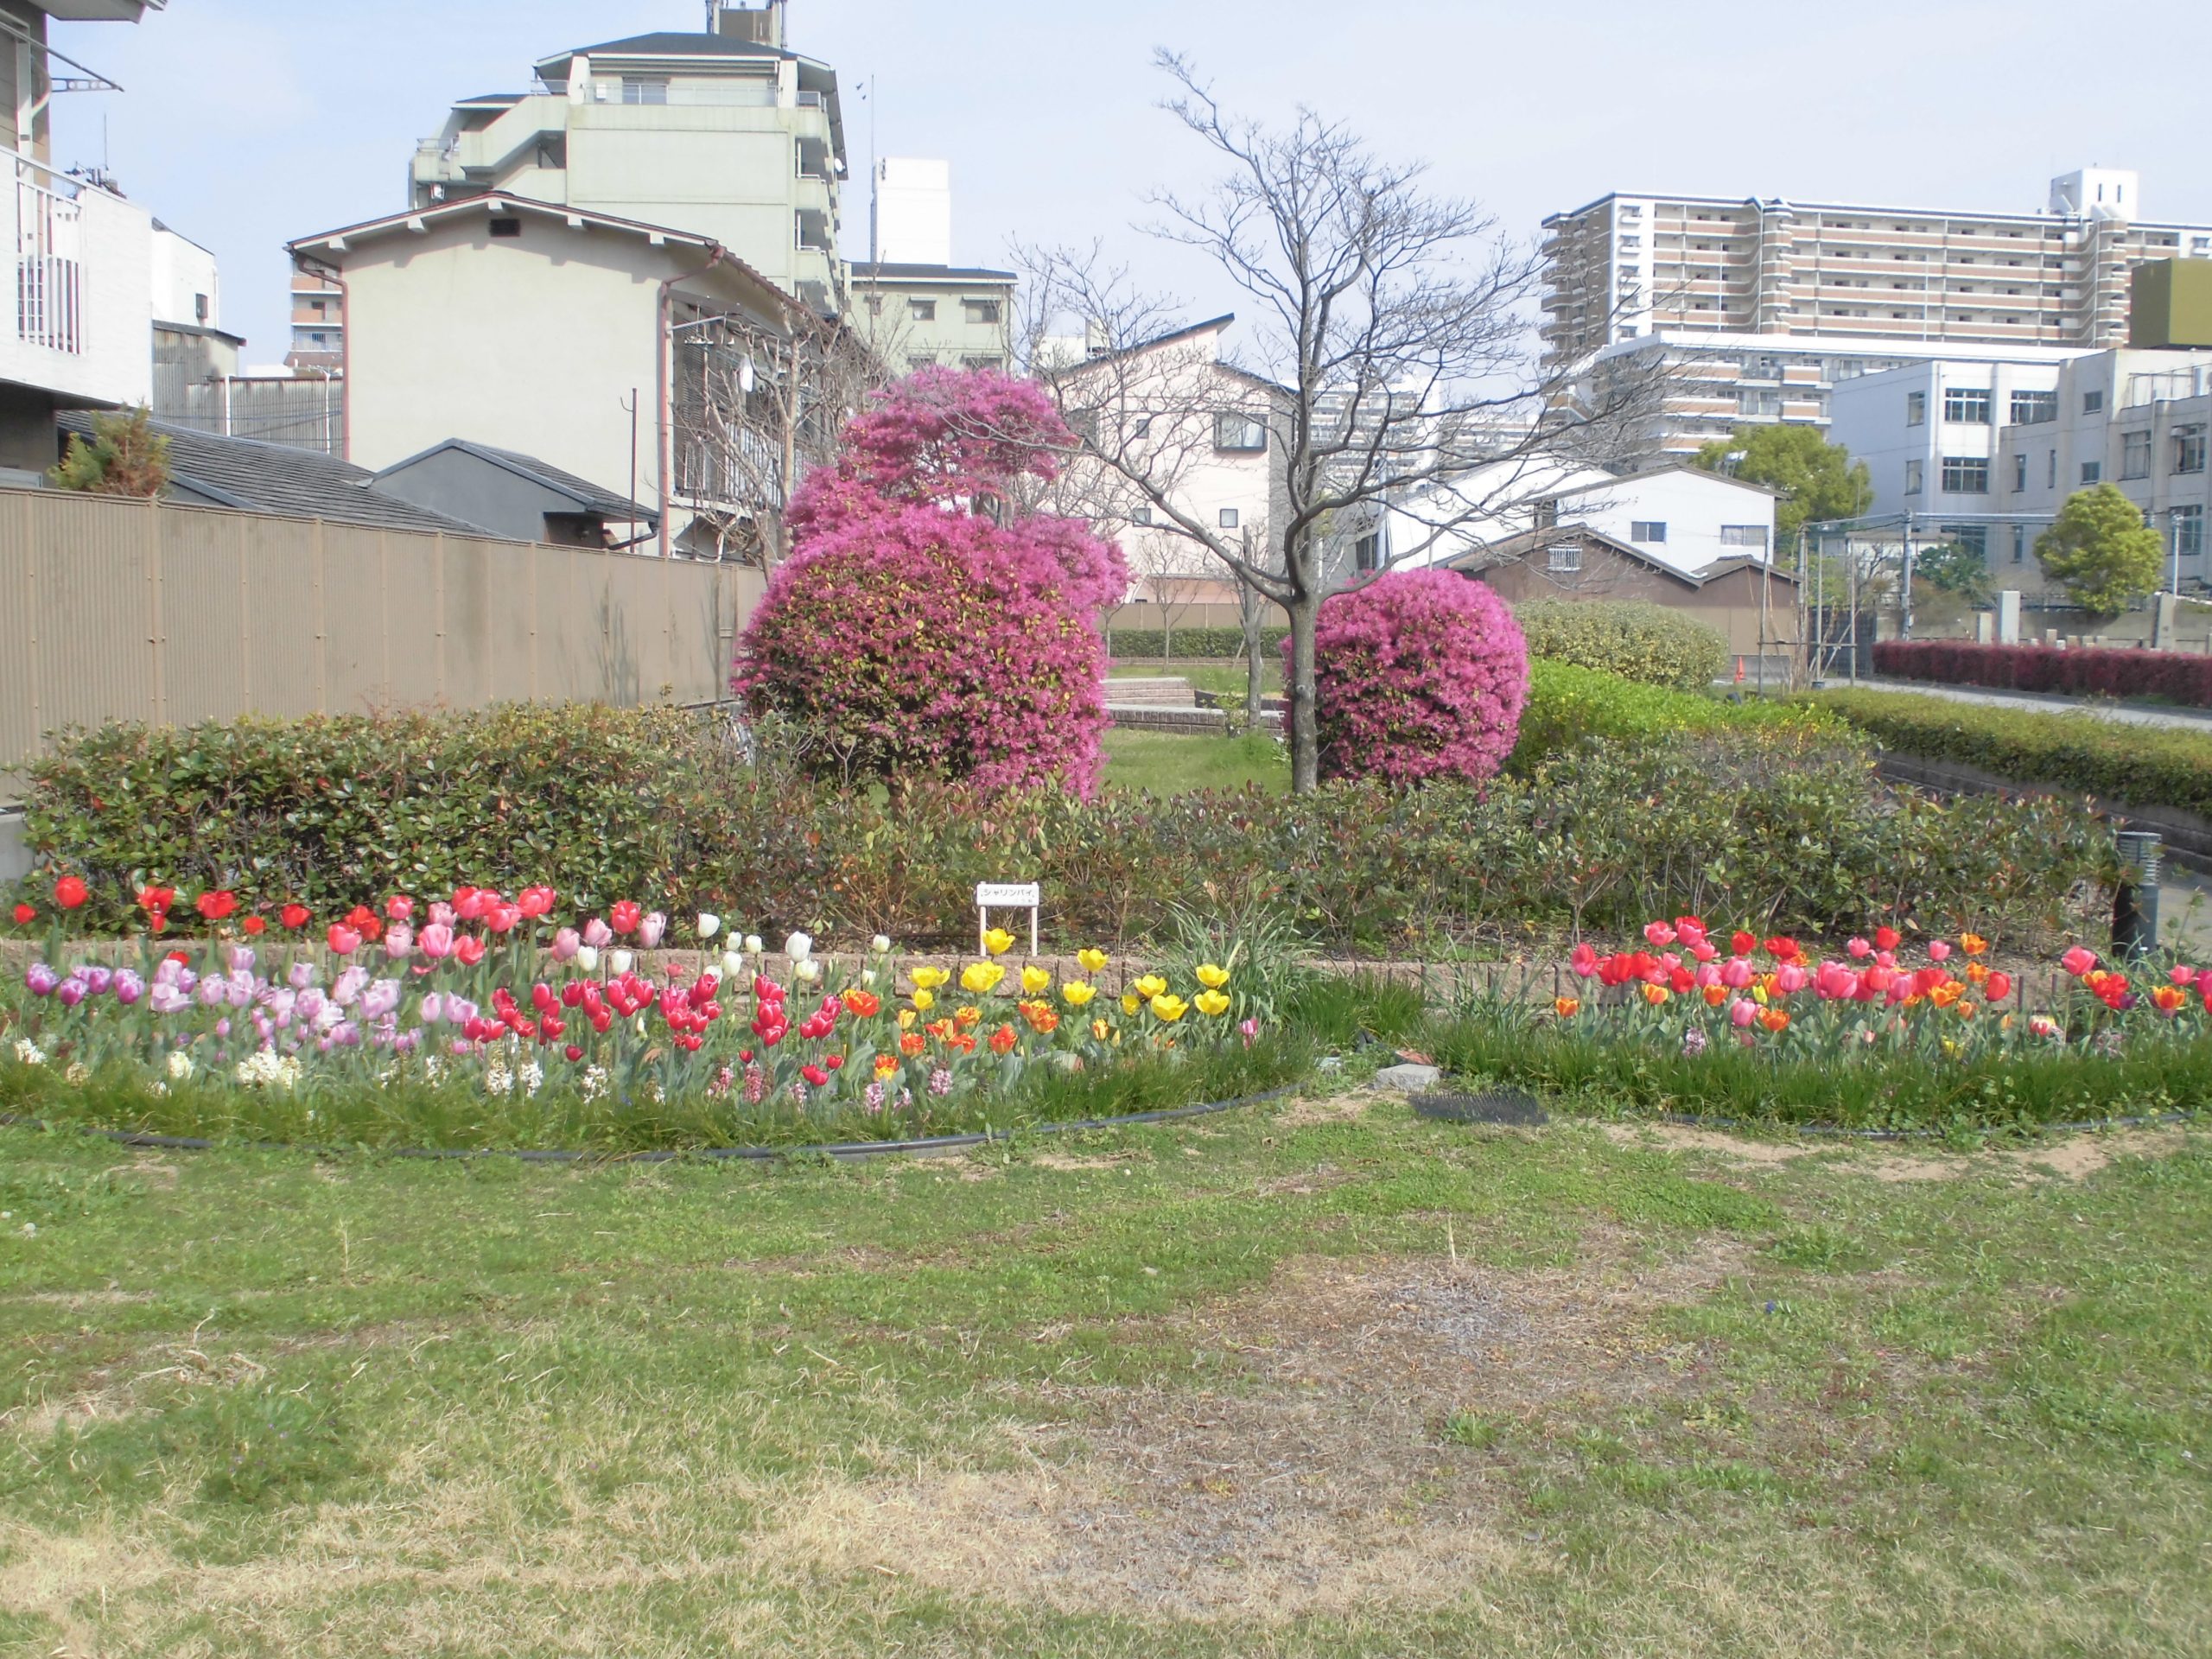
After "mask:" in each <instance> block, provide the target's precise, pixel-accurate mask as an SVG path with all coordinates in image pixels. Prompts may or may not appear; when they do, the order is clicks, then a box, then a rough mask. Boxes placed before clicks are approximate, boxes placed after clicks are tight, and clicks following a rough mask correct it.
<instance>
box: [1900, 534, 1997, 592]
mask: <svg viewBox="0 0 2212 1659" xmlns="http://www.w3.org/2000/svg"><path fill="white" fill-rule="evenodd" d="M1912 573H1913V575H1916V576H1917V577H1919V578H1920V580H1922V581H1923V582H1926V583H1927V584H1928V585H1929V587H1930V588H1937V589H1939V590H1941V591H1942V592H1943V593H1947V594H1957V595H1958V596H1959V597H1960V598H1961V599H1962V600H1964V601H1966V602H1967V604H1969V605H1975V606H1980V605H1986V604H1988V603H1989V601H1991V600H1992V599H1993V598H1995V597H1996V594H1997V588H1996V584H1995V583H1994V582H1992V581H1991V580H1990V576H1989V562H1988V561H1987V560H1986V559H1985V558H1983V557H1982V556H1981V555H1980V553H1979V552H1977V551H1976V550H1974V549H1973V548H1971V547H1968V546H1967V545H1966V544H1965V543H1963V542H1946V543H1943V544H1942V546H1941V547H1930V548H1925V549H1923V550H1922V551H1921V553H1920V554H1919V556H1917V557H1916V558H1915V559H1914V561H1913V564H1912Z"/></svg>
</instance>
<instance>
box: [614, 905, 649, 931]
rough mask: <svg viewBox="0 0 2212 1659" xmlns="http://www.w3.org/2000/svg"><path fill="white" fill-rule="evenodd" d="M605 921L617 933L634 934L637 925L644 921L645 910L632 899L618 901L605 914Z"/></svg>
mask: <svg viewBox="0 0 2212 1659" xmlns="http://www.w3.org/2000/svg"><path fill="white" fill-rule="evenodd" d="M644 920H645V909H644V907H643V906H640V905H639V903H638V902H637V900H636V899H616V900H615V901H614V904H613V906H611V907H610V908H609V909H608V911H607V921H608V922H609V923H610V924H611V925H613V929H614V931H616V932H617V933H634V932H636V931H638V924H639V923H640V922H642V921H644Z"/></svg>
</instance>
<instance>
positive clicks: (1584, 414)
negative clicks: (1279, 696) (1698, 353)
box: [1024, 52, 1662, 791]
mask: <svg viewBox="0 0 2212 1659" xmlns="http://www.w3.org/2000/svg"><path fill="white" fill-rule="evenodd" d="M1158 63H1159V66H1160V68H1162V69H1163V70H1165V71H1166V73H1168V74H1169V75H1170V76H1171V77H1172V78H1173V79H1174V81H1175V83H1176V86H1177V87H1178V89H1179V90H1178V92H1177V94H1176V95H1175V96H1174V98H1173V99H1172V100H1171V101H1170V102H1169V104H1168V105H1167V106H1166V107H1167V108H1168V109H1169V110H1170V111H1173V113H1174V114H1175V115H1176V116H1177V117H1178V118H1179V119H1180V120H1181V121H1182V122H1183V124H1184V125H1185V127H1186V128H1187V129H1188V130H1190V131H1191V132H1192V134H1194V135H1195V136H1197V137H1198V138H1200V139H1202V140H1203V141H1204V142H1205V143H1207V144H1208V145H1210V146H1211V148H1212V149H1213V150H1214V152H1215V154H1216V156H1217V158H1218V159H1219V161H1220V162H1222V164H1223V173H1222V175H1221V177H1220V178H1219V180H1218V181H1217V183H1216V184H1215V185H1214V187H1213V188H1211V190H1209V191H1207V192H1206V193H1205V194H1202V195H1200V196H1197V197H1184V196H1180V195H1176V194H1161V195H1159V196H1157V197H1155V198H1154V205H1155V207H1157V208H1158V209H1159V211H1160V223H1159V224H1157V225H1156V226H1154V227H1152V228H1153V231H1154V234H1157V235H1160V236H1161V237H1164V238H1166V239H1168V240H1171V241H1174V242H1178V243H1180V244H1182V245H1186V246H1189V247H1192V248H1195V249H1197V250H1198V251H1201V252H1203V253H1205V254H1206V255H1207V256H1208V257H1211V259H1212V261H1213V262H1214V263H1215V264H1217V266H1218V267H1219V268H1220V270H1221V271H1222V272H1223V274H1224V276H1226V277H1228V279H1229V280H1230V282H1231V283H1233V284H1234V285H1235V286H1236V288H1237V289H1240V290H1241V291H1242V292H1243V294H1244V295H1245V296H1247V297H1248V298H1249V300H1251V301H1252V302H1254V303H1255V308H1256V312H1257V315H1256V318H1255V322H1254V326H1253V327H1251V329H1250V331H1249V334H1248V335H1247V336H1246V338H1247V339H1249V340H1250V341H1251V342H1252V344H1251V346H1250V348H1249V349H1250V352H1251V359H1250V364H1249V365H1248V364H1247V363H1245V362H1240V361H1236V360H1231V359H1227V358H1224V357H1223V356H1221V355H1220V354H1219V353H1217V349H1216V336H1217V334H1218V332H1219V331H1218V329H1217V328H1212V329H1211V330H1210V329H1209V327H1207V326H1202V327H1200V328H1199V329H1198V330H1193V331H1185V333H1182V334H1178V333H1177V332H1176V331H1175V330H1173V328H1172V327H1166V326H1164V325H1166V323H1167V321H1169V316H1170V312H1169V308H1166V307H1165V306H1164V305H1162V304H1160V303H1159V302H1150V301H1147V300H1145V299H1143V298H1142V297H1141V296H1135V295H1134V294H1133V293H1132V292H1131V289H1130V285H1129V284H1128V282H1127V280H1126V277H1125V274H1123V273H1121V272H1116V271H1111V270H1102V269H1101V266H1100V262H1099V260H1098V258H1097V257H1096V252H1095V251H1094V252H1093V254H1091V255H1090V256H1084V255H1079V254H1076V255H1071V254H1067V253H1054V252H1049V251H1047V252H1042V253H1039V252H1032V253H1029V254H1027V255H1026V256H1024V263H1025V264H1027V268H1028V270H1027V275H1028V277H1029V281H1030V286H1031V290H1032V291H1031V294H1030V296H1029V309H1030V313H1031V317H1032V323H1031V339H1030V341H1029V344H1030V346H1031V361H1032V365H1033V370H1034V371H1037V372H1042V373H1043V374H1044V375H1045V377H1046V381H1047V384H1048V385H1051V386H1052V388H1053V389H1054V391H1055V395H1056V396H1057V397H1058V400H1059V402H1060V404H1061V407H1062V409H1063V411H1064V413H1065V415H1066V416H1067V417H1068V420H1069V423H1070V425H1071V429H1073V430H1074V431H1075V432H1076V433H1077V436H1078V438H1079V439H1080V442H1081V452H1080V455H1079V457H1078V464H1077V466H1076V467H1071V487H1076V488H1080V487H1084V486H1089V487H1090V488H1092V489H1093V490H1094V491H1095V499H1096V500H1097V501H1099V502H1101V503H1103V504H1108V505H1111V506H1113V507H1114V508H1115V509H1116V511H1114V512H1109V513H1105V514H1103V515H1097V516H1105V517H1119V518H1123V519H1124V520H1126V519H1128V518H1130V517H1132V516H1133V513H1134V505H1135V504H1141V505H1144V506H1146V507H1148V508H1149V509H1150V510H1151V512H1152V516H1153V521H1154V524H1157V525H1160V526H1163V527H1166V528H1171V529H1173V531H1175V532H1176V533H1178V534H1179V535H1181V536H1183V537H1187V538H1189V539H1190V540H1191V541H1192V542H1194V543H1198V545H1199V546H1200V547H1202V548H1203V549H1204V550H1205V551H1206V553H1208V554H1209V555H1211V556H1212V557H1213V558H1214V559H1216V560H1217V561H1218V562H1219V563H1221V565H1222V566H1223V567H1224V568H1225V569H1227V570H1229V571H1230V572H1231V573H1233V574H1234V575H1235V576H1236V579H1237V580H1238V581H1239V582H1243V583H1244V584H1246V585H1247V586H1248V587H1249V588H1250V589H1251V591H1252V592H1253V593H1254V594H1255V595H1257V596H1259V597H1260V598H1262V599H1264V600H1266V601H1271V602H1272V603H1274V605H1276V606H1279V607H1281V609H1282V610H1283V612H1284V613H1286V614H1287V618H1288V620H1289V625H1290V637H1291V642H1292V650H1291V672H1290V676H1289V684H1288V691H1289V702H1290V721H1289V725H1290V747H1291V760H1292V779H1293V785H1294V787H1295V788H1297V789H1299V790H1301V791H1304V790H1311V789H1313V788H1314V787H1316V785H1317V784H1318V781H1319V734H1318V731H1317V729H1316V724H1315V718H1314V690H1313V688H1314V664H1313V641H1314V629H1315V624H1316V620H1317V617H1318V613H1319V608H1320V604H1321V601H1322V600H1323V599H1324V598H1325V597H1326V596H1327V594H1329V593H1330V592H1331V591H1332V589H1333V588H1335V587H1336V586H1338V585H1340V584H1341V582H1342V580H1343V579H1344V576H1345V575H1347V570H1346V565H1347V563H1348V561H1347V557H1346V548H1347V546H1348V544H1349V543H1350V542H1351V540H1352V539H1353V538H1356V537H1359V536H1362V535H1364V534H1378V537H1379V531H1380V530H1381V528H1382V527H1383V524H1384V522H1385V520H1386V519H1387V520H1388V522H1389V524H1390V525H1393V526H1395V527H1397V529H1398V531H1399V532H1400V533H1399V534H1397V535H1396V536H1394V537H1392V538H1391V540H1390V543H1389V547H1388V550H1387V553H1385V554H1383V555H1382V556H1380V557H1378V558H1377V559H1376V560H1375V561H1374V562H1373V563H1372V564H1371V567H1370V568H1383V567H1385V566H1387V565H1389V564H1395V563H1407V562H1414V561H1419V562H1426V561H1427V560H1428V559H1430V558H1432V557H1433V556H1435V555H1436V554H1437V552H1438V551H1439V550H1440V549H1442V548H1445V547H1447V546H1454V545H1456V543H1454V541H1453V538H1454V537H1456V536H1459V535H1460V534H1461V533H1462V532H1463V531H1465V528H1466V527H1467V526H1469V525H1471V524H1478V523H1481V522H1484V521H1485V520H1495V519H1496V518H1497V516H1498V515H1499V513H1500V512H1502V511H1503V509H1504V508H1505V507H1506V506H1508V505H1510V503H1512V502H1514V501H1516V500H1522V499H1527V498H1528V497H1529V495H1531V494H1532V493H1535V491H1536V490H1538V489H1539V488H1541V482H1542V481H1543V480H1554V479H1556V478H1557V476H1558V475H1559V474H1560V470H1561V468H1562V467H1573V466H1587V465H1600V466H1602V465H1606V464H1618V463H1619V462H1622V461H1626V460H1628V459H1630V457H1631V456H1632V455H1633V454H1634V452H1635V451H1636V449H1637V447H1638V446H1639V445H1640V444H1641V443H1642V442H1643V434H1644V432H1645V431H1646V429H1647V428H1648V423H1649V416H1650V415H1651V413H1652V411H1653V410H1654V409H1655V407H1656V403H1657V399H1658V397H1659V394H1660V391H1661V390H1662V384H1661V381H1660V379H1659V378H1658V377H1657V376H1656V375H1654V376H1646V377H1635V376H1618V377H1613V378H1610V379H1608V380H1607V381H1606V382H1605V385H1604V386H1603V389H1602V390H1601V391H1594V392H1593V391H1591V390H1590V389H1589V388H1590V385H1591V384H1592V383H1591V382H1589V381H1587V380H1581V381H1578V378H1577V374H1576V365H1557V366H1554V367H1547V366H1545V365H1543V363H1542V361H1541V354H1540V353H1539V352H1538V350H1537V349H1536V341H1535V336H1534V329H1533V327H1532V326H1531V323H1530V321H1529V314H1530V311H1531V308H1532V307H1533V302H1534V301H1535V297H1536V293H1537V289H1538V287H1539V285H1540V282H1541V271H1542V265H1541V260H1540V259H1539V257H1537V256H1536V255H1535V252H1534V251H1531V250H1529V249H1525V248H1522V247H1520V246H1517V245H1514V244H1512V243H1510V242H1509V241H1507V240H1506V239H1504V238H1502V237H1500V236H1499V235H1498V234H1497V229H1496V225H1495V222H1494V221H1493V220H1492V219H1490V218H1488V217H1486V216H1485V215H1484V213H1482V212H1481V211H1480V210H1479V209H1478V208H1477V207H1475V206H1473V205H1472V204H1471V203H1469V202H1465V201H1462V200H1455V199H1451V198H1446V197H1440V196H1433V195H1430V194H1427V193H1426V192H1425V190H1424V189H1423V188H1422V183H1421V179H1422V168H1421V167H1420V166H1419V165H1417V164H1400V163H1394V162H1384V161H1382V160H1380V159H1378V158H1376V156H1373V155H1372V154H1371V153H1370V151H1369V150H1368V149H1366V147H1365V146H1364V145H1363V143H1361V141H1360V140H1359V139H1358V138H1357V137H1355V136H1354V135H1353V134H1352V133H1351V131H1349V130H1347V129H1346V128H1345V127H1344V126H1343V125H1341V124H1338V123H1336V122H1332V121H1329V120H1326V119H1325V118H1322V117H1320V116H1319V115H1316V114H1314V113H1313V112H1312V111H1300V113H1299V115H1298V117H1297V118H1296V119H1295V121H1294V123H1292V124H1291V125H1290V126H1289V127H1288V128H1287V129H1286V130H1270V129H1268V128H1267V127H1265V126H1263V125H1262V124H1260V123H1258V122H1255V121H1252V120H1248V119H1244V118H1238V117H1235V116H1231V115H1230V114H1228V113H1227V112H1225V111H1224V110H1223V109H1222V107H1221V105H1219V104H1218V102H1217V100H1216V99H1215V98H1214V97H1213V95H1212V93H1211V92H1210V91H1209V90H1208V89H1207V87H1206V86H1205V85H1204V84H1203V83H1202V82H1201V81H1200V80H1199V79H1198V76H1197V74H1196V73H1195V72H1194V71H1193V70H1192V67H1191V66H1190V65H1189V64H1188V63H1187V62H1185V60H1183V59H1181V58H1179V57H1178V56H1176V55H1174V54H1170V53H1166V52H1163V53H1161V54H1160V55H1159V58H1158ZM1055 317H1058V318H1063V319H1065V318H1072V319H1074V320H1076V321H1077V325H1078V326H1079V327H1080V328H1081V330H1082V334H1081V338H1082V339H1083V340H1084V345H1083V348H1082V350H1081V351H1080V352H1079V353H1075V354H1073V356H1074V360H1072V361H1070V360H1065V354H1064V359H1061V360H1055V359H1052V356H1051V354H1050V353H1046V356H1045V360H1043V361H1041V362H1040V361H1039V348H1040V347H1042V346H1044V345H1045V344H1046V342H1047V341H1048V340H1050V339H1051V338H1052V335H1051V333H1050V328H1051V326H1052V325H1051V321H1050V320H1051V319H1052V318H1055ZM1217 321H1219V320H1217ZM1255 444H1257V445H1258V446H1260V448H1261V449H1262V451H1263V452H1264V453H1265V454H1267V455H1268V457H1269V464H1270V466H1271V467H1272V468H1273V473H1272V483H1271V491H1272V493H1273V496H1274V499H1273V500H1272V502H1271V504H1270V511H1269V512H1268V513H1267V515H1266V519H1267V525H1266V534H1265V537H1264V539H1261V538H1258V537H1255V538H1254V539H1253V540H1251V541H1250V542H1249V543H1248V541H1247V539H1246V537H1245V536H1244V535H1243V525H1242V524H1239V525H1238V526H1237V527H1236V528H1235V529H1229V528H1226V527H1224V526H1223V525H1222V524H1219V523H1218V521H1217V520H1215V519H1212V518H1209V516H1208V515H1207V514H1206V512H1205V502H1204V501H1203V500H1200V499H1195V497H1196V495H1197V494H1198V493H1202V486H1203V484H1204V482H1205V479H1206V477H1207V475H1208V473H1209V470H1210V469H1211V468H1215V467H1218V466H1219V465H1220V464H1221V462H1222V460H1223V458H1224V456H1233V455H1236V454H1249V453H1253V449H1252V446H1254V445H1255Z"/></svg>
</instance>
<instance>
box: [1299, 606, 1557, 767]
mask: <svg viewBox="0 0 2212 1659" xmlns="http://www.w3.org/2000/svg"><path fill="white" fill-rule="evenodd" d="M1288 650H1289V647H1288V646H1287V645H1286V646H1285V647H1284V651H1285V654H1286V655H1287V653H1288ZM1313 664H1314V713H1315V721H1316V724H1317V726H1318V728H1319V735H1320V751H1321V756H1320V758H1321V775H1322V776H1323V777H1325V778H1378V779H1383V780H1384V781H1386V782H1389V783H1396V784H1416V783H1427V782H1428V781H1429V780H1430V779H1436V778H1457V779H1463V780H1465V781H1467V782H1471V783H1476V782H1480V781H1481V780H1482V779H1484V778H1488V777H1490V776H1491V774H1492V773H1494V772H1497V768H1498V766H1499V764H1500V763H1501V762H1502V761H1503V760H1504V759H1505V757H1506V756H1507V755H1508V754H1510V753H1512V750H1513V741H1514V737H1515V735H1516V733H1518V731H1519V730H1520V725H1521V705H1522V702H1523V700H1525V699H1526V697H1527V696H1528V695H1529V652H1528V649H1527V647H1525V646H1524V645H1522V643H1521V630H1520V629H1519V628H1518V627H1516V626H1515V625H1514V621H1513V613H1512V612H1511V611H1510V610H1508V609H1507V608H1506V607H1505V601H1503V600H1502V599H1500V598H1499V597H1498V596H1497V594H1494V593H1492V592H1491V590H1490V589H1489V588H1485V587H1484V586H1483V585H1482V584H1481V583H1479V582H1469V581H1468V580H1466V578H1465V577H1464V576H1459V575H1453V574H1452V572H1450V571H1448V570H1394V571H1391V572H1389V573H1388V574H1386V575H1381V576H1377V577H1376V579H1375V580H1374V581H1372V582H1366V583H1364V584H1363V585H1362V586H1360V587H1357V588H1351V589H1349V590H1348V591H1346V592H1344V593H1341V594H1331V595H1330V596H1329V597H1328V598H1327V599H1326V600H1325V601H1322V605H1321V613H1320V617H1319V625H1318V626H1317V628H1316V630H1315V633H1314V642H1313ZM1286 667H1287V664H1286Z"/></svg>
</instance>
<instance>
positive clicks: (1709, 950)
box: [1690, 939, 1720, 962]
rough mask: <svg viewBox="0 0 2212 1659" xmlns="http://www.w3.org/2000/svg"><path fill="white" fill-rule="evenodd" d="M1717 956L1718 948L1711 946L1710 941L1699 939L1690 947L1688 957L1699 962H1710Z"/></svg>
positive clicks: (1715, 945) (1717, 946)
mask: <svg viewBox="0 0 2212 1659" xmlns="http://www.w3.org/2000/svg"><path fill="white" fill-rule="evenodd" d="M1719 954H1720V947H1719V945H1717V944H1713V941H1712V940H1711V939H1700V940H1698V941H1697V943H1696V944H1693V945H1691V946H1690V955H1692V956H1693V957H1696V958H1697V959H1698V960H1699V961H1700V962H1711V961H1712V960H1713V958H1714V957H1717V956H1719Z"/></svg>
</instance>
